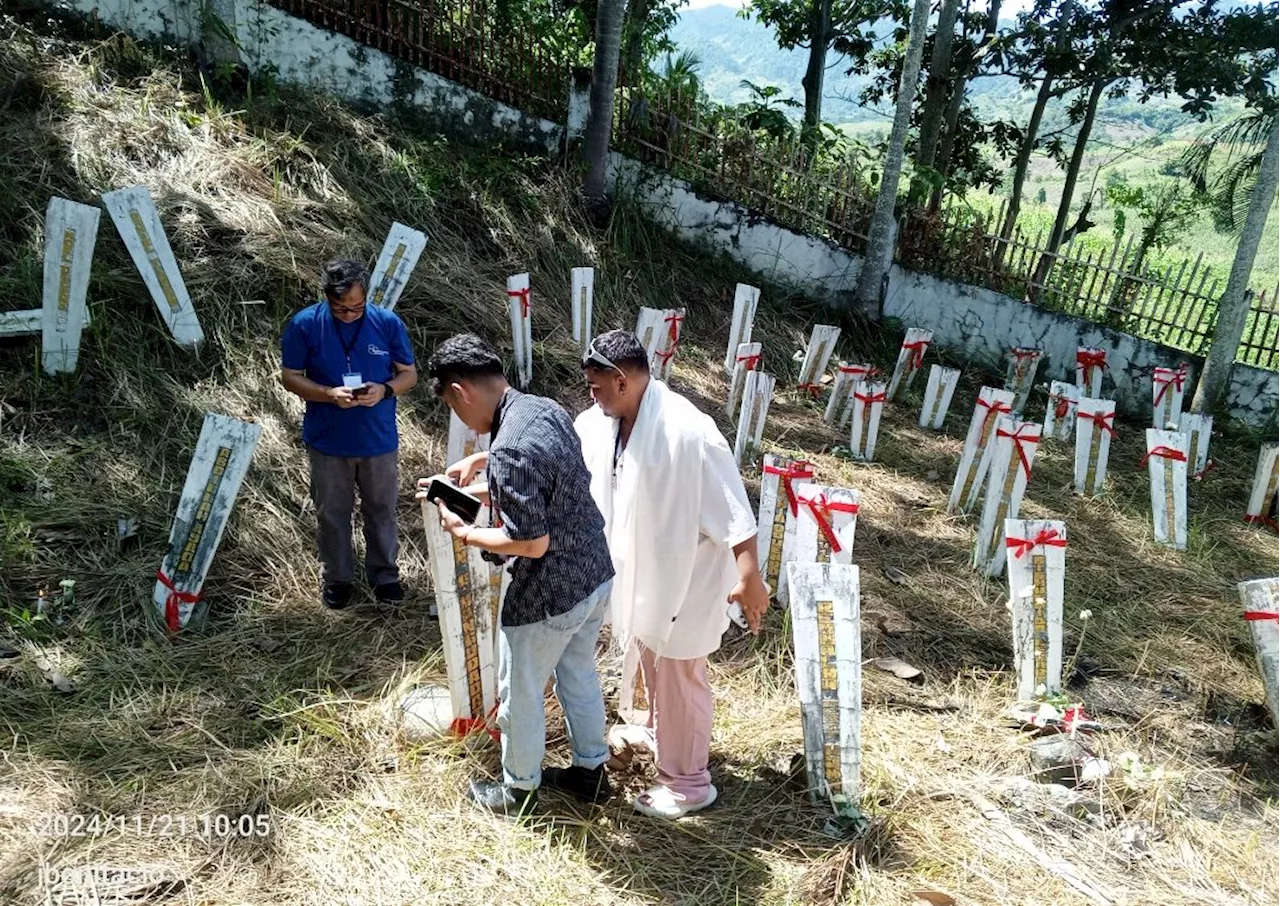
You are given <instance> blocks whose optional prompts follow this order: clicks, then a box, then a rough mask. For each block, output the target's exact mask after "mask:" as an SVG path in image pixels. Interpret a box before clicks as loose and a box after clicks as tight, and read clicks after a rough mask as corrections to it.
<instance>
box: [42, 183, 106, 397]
mask: <svg viewBox="0 0 1280 906" xmlns="http://www.w3.org/2000/svg"><path fill="white" fill-rule="evenodd" d="M101 216H102V212H101V211H99V210H98V209H97V208H93V207H90V206H89V205H85V204H76V203H75V202H74V201H68V200H67V199H65V198H59V197H57V196H56V195H55V196H54V197H53V198H50V199H49V207H48V209H47V210H46V211H45V217H44V299H43V302H44V307H43V309H42V311H41V339H40V361H41V365H42V366H43V367H44V370H45V373H46V374H59V373H65V372H72V371H75V370H76V363H77V362H78V361H79V359H80V334H81V332H82V331H83V330H84V326H85V323H86V322H87V320H88V316H89V309H88V307H87V306H86V305H85V294H86V292H87V291H88V289H89V269H90V267H91V266H92V264H93V245H94V243H95V242H96V241H97V238H98V219H99V218H100V217H101Z"/></svg>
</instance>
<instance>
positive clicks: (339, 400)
mask: <svg viewBox="0 0 1280 906" xmlns="http://www.w3.org/2000/svg"><path fill="white" fill-rule="evenodd" d="M326 395H327V396H328V397H329V402H331V403H333V404H334V405H335V406H337V407H338V408H339V409H350V408H351V407H352V406H354V405H356V398H355V397H354V396H352V395H351V388H350V387H330V388H329V390H328V392H327V394H326Z"/></svg>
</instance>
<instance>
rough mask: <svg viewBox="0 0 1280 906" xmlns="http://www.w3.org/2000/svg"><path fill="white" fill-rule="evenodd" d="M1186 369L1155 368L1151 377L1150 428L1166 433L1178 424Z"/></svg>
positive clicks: (1181, 366) (1184, 367) (1186, 373)
mask: <svg viewBox="0 0 1280 906" xmlns="http://www.w3.org/2000/svg"><path fill="white" fill-rule="evenodd" d="M1188 374H1189V371H1188V368H1187V366H1186V365H1185V364H1182V365H1179V366H1178V367H1177V368H1157V369H1156V370H1155V371H1154V372H1153V373H1152V375H1151V427H1153V428H1158V429H1159V430H1161V431H1167V430H1170V429H1171V428H1174V427H1176V426H1177V424H1178V417H1179V416H1180V415H1181V414H1182V397H1183V393H1184V392H1185V390H1186V386H1187V376H1188Z"/></svg>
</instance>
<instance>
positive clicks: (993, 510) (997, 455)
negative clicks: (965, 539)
mask: <svg viewBox="0 0 1280 906" xmlns="http://www.w3.org/2000/svg"><path fill="white" fill-rule="evenodd" d="M1039 445H1040V426H1039V425H1037V424H1034V423H1032V422H1024V421H1019V420H1018V419H1017V418H1015V417H1014V416H1012V415H1002V416H1000V420H999V421H998V422H996V436H995V439H994V440H993V441H992V445H991V468H990V471H989V472H988V474H987V493H986V498H985V499H984V500H983V503H982V519H981V521H980V522H979V523H978V538H977V541H976V542H975V543H974V546H973V566H974V568H975V569H980V570H982V571H983V572H985V573H986V574H987V575H988V576H993V577H994V576H998V575H1000V574H1001V573H1002V572H1004V561H1005V555H1004V547H1005V545H1004V521H1005V520H1006V519H1017V518H1018V509H1019V508H1020V507H1021V506H1022V495H1023V494H1024V493H1026V490H1027V482H1028V481H1030V480H1031V463H1032V462H1033V461H1034V460H1035V457H1036V448H1037V447H1038V446H1039Z"/></svg>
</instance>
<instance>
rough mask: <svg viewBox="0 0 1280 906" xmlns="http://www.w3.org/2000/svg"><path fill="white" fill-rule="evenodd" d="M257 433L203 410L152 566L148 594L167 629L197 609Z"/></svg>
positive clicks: (241, 423)
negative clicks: (161, 549) (165, 545)
mask: <svg viewBox="0 0 1280 906" xmlns="http://www.w3.org/2000/svg"><path fill="white" fill-rule="evenodd" d="M261 434H262V426H261V425H256V424H253V423H252V422H246V421H242V420H241V419H238V418H231V417H230V416H226V415H217V414H216V413H213V412H207V413H205V417H204V422H203V424H201V426H200V437H199V439H198V440H197V441H196V449H195V453H194V454H193V455H192V457H191V465H190V467H189V468H188V469H187V480H186V483H185V484H184V485H183V487H182V496H181V497H180V498H179V499H178V508H177V511H176V512H175V514H174V517H173V528H172V529H171V530H170V532H169V550H168V552H167V553H166V554H165V556H164V560H163V561H162V562H161V564H160V568H159V569H157V570H156V587H155V592H154V594H153V600H154V603H155V607H156V612H157V614H158V615H159V617H160V620H161V621H162V622H163V623H164V625H165V626H166V627H168V629H169V631H170V632H178V631H179V630H180V629H182V628H183V627H185V626H186V625H187V624H188V623H189V622H190V620H191V618H192V616H193V615H194V614H195V613H196V611H197V609H200V610H203V608H202V607H201V606H200V605H201V602H202V600H203V593H202V591H201V589H202V587H203V586H204V580H205V576H207V575H208V573H209V565H210V564H211V563H212V562H213V555H214V554H215V553H216V552H217V550H218V543H219V542H220V541H221V540H222V533H223V531H224V530H225V529H226V527H227V519H228V517H229V516H230V515H231V508H232V506H233V505H234V504H235V500H236V495H237V494H238V493H239V492H240V485H241V483H242V482H243V481H244V476H245V473H246V472H247V471H248V470H249V462H250V460H252V459H253V449H254V447H255V446H256V445H257V443H258V438H259V437H260V436H261Z"/></svg>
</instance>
